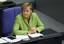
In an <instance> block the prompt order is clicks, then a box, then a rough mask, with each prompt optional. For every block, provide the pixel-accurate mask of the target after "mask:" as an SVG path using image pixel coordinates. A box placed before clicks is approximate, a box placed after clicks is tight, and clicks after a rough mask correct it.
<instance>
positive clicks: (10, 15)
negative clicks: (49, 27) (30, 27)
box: [2, 7, 21, 36]
mask: <svg viewBox="0 0 64 44" xmlns="http://www.w3.org/2000/svg"><path fill="white" fill-rule="evenodd" d="M20 12H21V7H12V8H7V9H4V10H3V16H2V35H3V36H9V35H10V34H11V33H12V30H13V23H14V20H15V16H16V15H17V14H19V13H20Z"/></svg>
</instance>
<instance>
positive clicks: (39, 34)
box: [28, 33, 44, 38]
mask: <svg viewBox="0 0 64 44" xmlns="http://www.w3.org/2000/svg"><path fill="white" fill-rule="evenodd" d="M28 35H29V36H30V37H32V38H35V37H40V36H44V35H43V34H41V33H34V34H28Z"/></svg>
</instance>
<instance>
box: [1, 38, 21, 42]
mask: <svg viewBox="0 0 64 44" xmlns="http://www.w3.org/2000/svg"><path fill="white" fill-rule="evenodd" d="M2 39H4V40H6V41H7V42H10V43H14V42H18V41H21V39H19V38H18V39H17V38H16V39H13V40H11V39H9V38H7V37H2Z"/></svg>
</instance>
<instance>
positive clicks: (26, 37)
mask: <svg viewBox="0 0 64 44" xmlns="http://www.w3.org/2000/svg"><path fill="white" fill-rule="evenodd" d="M16 38H19V39H22V40H30V38H29V37H28V35H16Z"/></svg>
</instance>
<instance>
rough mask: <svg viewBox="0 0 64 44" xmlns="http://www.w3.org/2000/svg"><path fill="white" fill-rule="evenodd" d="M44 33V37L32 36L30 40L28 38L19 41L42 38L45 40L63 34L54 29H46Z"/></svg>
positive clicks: (31, 40)
mask: <svg viewBox="0 0 64 44" xmlns="http://www.w3.org/2000/svg"><path fill="white" fill-rule="evenodd" d="M42 34H44V37H37V38H30V40H28V41H19V42H20V43H29V42H34V41H38V40H42V39H43V40H44V39H49V38H53V37H59V36H62V34H61V33H58V32H56V31H54V30H52V29H46V30H45V31H44V32H42ZM19 42H17V43H19ZM13 44H14V43H13ZM15 44H16V43H15Z"/></svg>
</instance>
